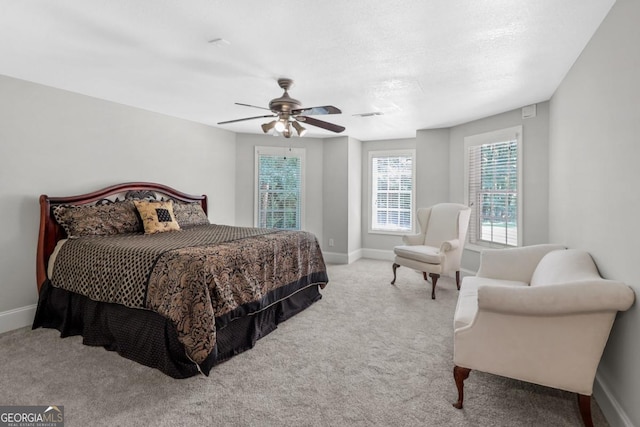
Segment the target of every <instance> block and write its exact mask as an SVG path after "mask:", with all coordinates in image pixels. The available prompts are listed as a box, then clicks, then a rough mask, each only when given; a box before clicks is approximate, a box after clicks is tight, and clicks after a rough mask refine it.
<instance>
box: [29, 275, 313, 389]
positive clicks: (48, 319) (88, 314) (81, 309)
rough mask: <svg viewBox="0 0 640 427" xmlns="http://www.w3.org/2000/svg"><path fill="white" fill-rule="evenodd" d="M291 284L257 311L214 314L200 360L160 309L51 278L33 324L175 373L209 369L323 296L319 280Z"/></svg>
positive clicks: (179, 375) (190, 373) (184, 375)
mask: <svg viewBox="0 0 640 427" xmlns="http://www.w3.org/2000/svg"><path fill="white" fill-rule="evenodd" d="M289 286H292V285H288V286H283V287H282V288H278V289H276V290H275V291H278V292H277V293H278V294H279V293H283V294H285V295H289V296H288V297H284V298H278V295H270V296H269V299H272V300H275V301H277V302H275V303H273V304H270V305H268V306H267V307H266V308H263V309H261V310H259V311H255V312H253V311H252V310H248V308H249V307H240V308H239V309H238V310H234V312H232V313H229V314H228V315H225V316H224V318H222V319H216V327H217V331H216V347H215V350H214V351H213V352H211V354H210V355H209V357H207V359H205V360H204V362H202V363H201V364H200V365H196V364H195V362H193V361H191V359H189V358H188V357H187V355H186V352H185V349H184V346H183V345H182V343H181V342H180V341H178V337H177V334H176V331H175V328H174V327H173V325H172V324H171V322H170V321H169V320H168V319H166V318H165V317H163V316H161V315H160V314H158V313H156V312H153V311H149V310H143V309H134V308H129V307H125V306H122V305H119V304H111V303H103V302H96V301H93V300H91V299H89V298H87V297H85V296H82V295H78V294H75V293H72V292H69V291H66V290H64V289H60V288H56V287H54V286H52V285H51V283H50V282H49V281H48V280H47V281H46V282H45V283H44V285H43V286H42V288H41V290H40V298H39V301H38V308H37V311H36V316H35V319H34V322H33V329H35V328H38V327H45V328H55V329H57V330H59V331H60V334H61V337H63V338H64V337H67V336H72V335H82V337H83V341H82V342H83V343H84V344H85V345H91V346H102V347H104V348H106V349H107V350H111V351H117V352H118V353H119V354H120V355H121V356H123V357H126V358H127V359H131V360H134V361H136V362H138V363H141V364H143V365H146V366H149V367H152V368H156V369H159V370H160V371H162V372H164V373H165V374H167V375H169V376H171V377H173V378H187V377H191V376H194V375H197V374H198V373H200V372H202V373H203V374H205V375H208V374H209V371H210V370H211V368H212V367H213V366H215V365H216V364H218V363H220V362H223V361H225V360H227V359H229V358H230V357H232V356H234V355H236V354H238V353H241V352H243V351H245V350H248V349H250V348H252V347H253V346H254V345H255V343H256V341H257V340H259V339H260V338H262V337H264V336H265V335H267V334H268V333H269V332H271V331H273V330H274V329H276V328H277V325H278V323H281V322H283V321H285V320H287V319H289V318H290V317H292V316H294V315H295V314H297V313H299V312H301V311H302V310H304V309H305V308H307V307H309V306H310V305H311V304H313V303H314V302H316V301H318V300H319V299H320V298H322V295H321V294H320V292H319V289H318V285H309V286H306V287H304V288H302V289H299V290H295V291H293V292H292V289H287V288H288V287H289ZM295 286H297V287H299V284H296V285H295ZM292 288H293V287H292ZM275 291H274V292H275ZM247 313H250V314H247Z"/></svg>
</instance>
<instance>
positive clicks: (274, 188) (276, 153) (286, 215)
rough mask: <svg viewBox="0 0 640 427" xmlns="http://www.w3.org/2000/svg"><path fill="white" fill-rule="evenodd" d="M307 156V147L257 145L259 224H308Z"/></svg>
mask: <svg viewBox="0 0 640 427" xmlns="http://www.w3.org/2000/svg"><path fill="white" fill-rule="evenodd" d="M304 157H305V150H304V148H276V147H256V156H255V159H256V160H255V161H256V174H255V176H256V188H255V206H256V213H255V225H256V227H262V228H279V229H284V230H300V229H302V228H303V227H304V220H303V219H304V211H303V207H304V182H303V177H304Z"/></svg>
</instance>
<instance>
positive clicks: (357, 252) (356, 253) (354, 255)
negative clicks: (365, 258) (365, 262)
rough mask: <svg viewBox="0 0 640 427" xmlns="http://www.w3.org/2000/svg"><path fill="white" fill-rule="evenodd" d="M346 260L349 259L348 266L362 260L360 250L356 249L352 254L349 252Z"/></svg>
mask: <svg viewBox="0 0 640 427" xmlns="http://www.w3.org/2000/svg"><path fill="white" fill-rule="evenodd" d="M348 258H349V264H351V263H352V262H354V261H357V260H359V259H360V258H362V249H357V250H355V251H353V252H349V255H348Z"/></svg>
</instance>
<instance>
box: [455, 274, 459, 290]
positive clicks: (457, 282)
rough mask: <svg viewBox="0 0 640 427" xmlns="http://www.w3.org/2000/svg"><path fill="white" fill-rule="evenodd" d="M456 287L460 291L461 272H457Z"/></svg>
mask: <svg viewBox="0 0 640 427" xmlns="http://www.w3.org/2000/svg"><path fill="white" fill-rule="evenodd" d="M456 286H457V287H458V290H460V270H458V271H456Z"/></svg>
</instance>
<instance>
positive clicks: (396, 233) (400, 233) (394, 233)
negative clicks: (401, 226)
mask: <svg viewBox="0 0 640 427" xmlns="http://www.w3.org/2000/svg"><path fill="white" fill-rule="evenodd" d="M369 234H382V235H387V236H406V235H407V234H414V232H413V231H412V230H398V231H386V230H369Z"/></svg>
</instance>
